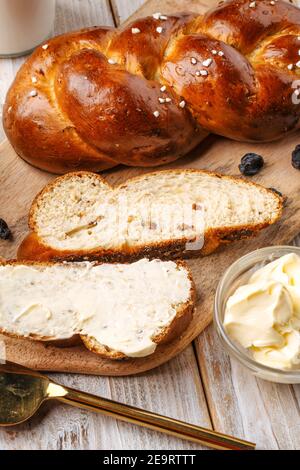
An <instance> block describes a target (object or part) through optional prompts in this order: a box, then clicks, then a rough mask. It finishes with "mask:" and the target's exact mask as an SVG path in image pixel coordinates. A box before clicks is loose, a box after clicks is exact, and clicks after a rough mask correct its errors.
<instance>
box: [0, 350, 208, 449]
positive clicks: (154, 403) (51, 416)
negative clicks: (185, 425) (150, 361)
mask: <svg viewBox="0 0 300 470" xmlns="http://www.w3.org/2000/svg"><path fill="white" fill-rule="evenodd" d="M51 377H52V378H54V379H56V380H57V381H60V382H61V383H64V384H65V385H68V386H70V387H74V388H78V389H82V390H85V391H88V392H90V393H94V394H96V395H102V396H105V397H108V398H112V399H114V400H117V401H121V402H124V403H128V404H132V405H134V406H138V407H142V408H144V409H148V410H151V411H155V412H156V413H160V414H164V415H168V416H171V417H174V418H177V419H181V420H184V421H188V422H191V423H194V424H198V425H201V426H205V427H210V418H209V414H208V411H207V407H206V402H205V398H204V395H203V389H202V384H201V381H200V377H199V374H198V368H197V363H196V360H195V355H194V351H193V348H192V346H190V347H189V348H188V349H187V350H186V351H185V352H184V353H182V354H181V355H180V356H179V357H177V358H175V359H173V360H172V361H171V362H170V363H169V364H165V365H164V366H161V367H159V368H158V369H156V370H153V371H152V372H150V373H147V374H143V375H141V376H138V377H119V378H116V377H111V378H108V377H86V376H80V375H58V374H51ZM199 448H200V446H197V445H196V444H192V443H188V442H186V441H181V440H180V439H175V438H172V437H169V436H166V435H163V434H160V433H157V432H153V431H149V430H146V429H144V428H139V427H137V426H133V425H130V424H127V423H121V422H117V421H116V420H114V419H111V418H108V417H104V416H100V415H97V414H94V413H91V412H87V411H84V410H78V409H75V408H72V407H69V406H66V405H62V404H58V405H50V404H48V405H46V406H45V407H44V408H43V409H42V410H41V411H40V412H39V413H38V415H37V416H36V417H35V418H33V419H32V420H31V421H30V422H29V423H28V424H24V425H22V426H20V427H16V428H14V429H11V430H0V449H13V450H14V449H111V450H114V449H128V450H135V449H148V450H149V449H174V450H183V449H199Z"/></svg>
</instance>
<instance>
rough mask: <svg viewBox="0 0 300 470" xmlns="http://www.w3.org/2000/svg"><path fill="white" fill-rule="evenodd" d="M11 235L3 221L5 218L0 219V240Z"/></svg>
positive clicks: (6, 238)
mask: <svg viewBox="0 0 300 470" xmlns="http://www.w3.org/2000/svg"><path fill="white" fill-rule="evenodd" d="M11 236H12V234H11V231H10V229H9V227H8V225H7V223H6V222H5V220H3V219H0V238H1V239H2V240H8V239H9V238H11Z"/></svg>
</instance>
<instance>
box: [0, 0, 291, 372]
mask: <svg viewBox="0 0 300 470" xmlns="http://www.w3.org/2000/svg"><path fill="white" fill-rule="evenodd" d="M213 3H215V2H214V1H213V2H212V1H209V0H203V1H201V2H200V1H187V0H178V1H166V2H165V3H164V12H166V13H168V12H170V11H179V10H187V9H190V10H195V11H199V12H200V11H204V10H205V9H207V7H208V6H209V7H211V6H213ZM159 6H161V2H159V1H157V0H150V1H148V2H146V4H144V5H143V6H142V8H141V9H140V10H139V11H138V12H137V13H136V14H135V15H134V16H143V15H145V14H149V13H152V12H154V11H156V10H158V9H159ZM297 143H298V134H294V135H293V136H290V137H288V138H286V139H285V140H283V141H279V142H275V143H271V144H243V143H238V142H232V141H229V140H227V139H223V138H219V137H215V136H209V137H208V138H207V140H206V141H205V142H204V143H203V144H202V145H201V146H200V147H199V148H197V149H196V150H194V151H193V152H192V153H191V154H190V155H189V156H187V157H186V158H184V159H182V160H179V161H178V162H176V163H174V164H172V165H169V167H173V168H204V169H209V170H214V171H219V172H221V173H226V174H232V175H237V174H238V162H239V160H240V158H241V156H242V155H243V154H244V153H246V152H249V151H254V152H257V153H261V154H262V155H264V157H265V160H266V163H267V164H266V167H265V169H264V170H263V171H262V173H261V174H260V175H259V176H258V177H257V178H255V181H258V182H260V183H262V184H264V185H265V186H267V187H276V188H277V189H279V190H280V191H281V192H283V193H284V194H285V195H286V196H287V197H288V200H287V204H286V208H285V212H284V216H283V219H282V220H281V222H280V223H279V224H277V225H276V226H274V227H271V228H269V229H267V230H266V231H264V232H262V233H261V235H260V236H259V237H258V238H256V239H255V240H251V241H247V242H239V243H236V244H235V245H232V246H230V247H226V248H225V249H222V250H220V251H218V252H217V253H215V254H213V255H211V256H210V257H208V258H199V259H195V260H192V261H189V265H190V267H191V269H192V272H193V276H194V279H195V282H196V286H197V294H198V299H197V305H196V311H195V315H194V319H193V321H192V323H191V324H190V326H189V328H188V329H187V331H186V332H185V334H184V335H183V336H182V337H181V338H179V339H177V340H176V341H174V342H173V343H171V344H169V345H166V346H160V347H158V348H157V351H156V352H155V354H153V355H152V356H150V357H149V358H144V359H134V360H128V361H123V362H115V361H108V360H104V359H101V358H99V357H98V356H96V355H94V354H92V353H90V352H88V351H87V350H85V348H84V347H73V348H64V349H59V348H54V347H52V346H46V345H43V344H42V343H33V342H29V341H26V340H24V341H20V340H13V339H7V338H3V339H4V341H5V345H6V350H7V357H8V359H10V360H15V361H17V362H21V363H23V364H24V365H27V366H29V367H33V368H37V369H40V370H52V371H66V372H80V373H87V374H99V375H129V374H135V373H139V372H143V371H146V370H149V369H151V368H153V367H156V366H158V365H160V364H162V363H164V362H166V361H167V360H169V359H171V358H172V357H174V356H175V355H176V354H178V353H179V352H181V351H182V350H183V349H184V348H185V347H186V346H187V345H188V344H189V343H190V342H191V341H192V340H193V339H194V338H195V337H196V336H198V335H199V334H200V333H201V331H203V329H204V328H205V327H206V326H207V325H208V324H209V323H210V321H211V318H212V304H213V295H214V292H215V288H216V286H217V283H218V279H219V278H220V276H221V274H222V272H224V270H225V269H226V267H227V266H229V265H230V264H231V263H232V262H233V261H234V260H235V259H237V258H238V257H239V256H241V255H243V254H245V253H247V252H249V251H251V250H253V249H257V248H260V247H263V246H267V245H270V244H273V245H275V244H286V243H288V242H289V241H291V240H292V238H293V237H294V236H296V235H297V234H298V233H299V232H300V218H299V214H298V210H299V209H300V199H299V192H300V174H299V173H298V172H297V171H296V170H294V169H293V168H292V166H291V164H290V155H291V151H292V149H293V148H294V147H295V145H296V144H297ZM147 171H150V169H147V170H141V169H128V168H120V169H117V170H112V171H109V172H107V173H106V175H107V178H108V180H109V182H110V183H112V184H113V183H119V182H122V181H125V180H126V179H127V178H129V177H132V176H135V175H137V174H141V173H145V172H147ZM52 178H53V175H49V174H47V173H44V172H41V171H39V170H37V169H34V168H32V167H30V166H29V165H27V164H26V163H24V162H23V161H22V160H20V159H19V158H18V157H17V156H16V155H15V153H14V152H13V150H12V148H11V147H10V145H9V144H8V143H7V142H4V143H3V144H2V145H1V146H0V182H1V186H0V207H1V217H3V218H5V219H6V220H7V221H8V223H9V224H10V226H11V227H12V229H13V232H14V240H13V242H0V255H1V256H3V257H6V258H11V257H14V256H15V253H16V248H17V246H18V244H19V242H20V241H21V239H22V238H23V236H24V234H25V233H26V232H27V213H28V209H29V207H30V203H31V201H32V199H33V197H34V196H35V194H36V193H37V192H38V191H39V190H40V189H41V188H42V187H43V186H44V185H45V184H46V183H47V182H48V181H50V180H51V179H52Z"/></svg>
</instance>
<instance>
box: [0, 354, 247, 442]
mask: <svg viewBox="0 0 300 470" xmlns="http://www.w3.org/2000/svg"><path fill="white" fill-rule="evenodd" d="M48 400H58V401H61V402H63V403H67V404H68V405H72V406H76V407H80V408H85V409H87V410H92V411H98V412H99V413H102V414H105V415H109V416H112V417H114V418H117V419H120V420H122V421H128V422H130V423H133V424H137V425H139V426H144V427H147V428H150V429H153V430H155V431H160V432H164V433H166V434H170V435H172V436H176V437H179V438H181V439H186V440H188V441H193V442H197V443H198V444H204V445H205V446H208V447H213V448H214V449H231V450H253V449H255V444H253V443H251V442H247V441H243V440H241V439H237V438H235V437H230V436H226V435H225V434H221V433H218V432H215V431H212V430H209V429H205V428H201V427H199V426H195V425H193V424H188V423H184V422H183V421H177V420H176V419H172V418H168V417H166V416H161V415H158V414H155V413H151V412H150V411H144V410H141V409H139V408H135V407H133V406H129V405H125V404H122V403H118V402H115V401H112V400H109V399H107V398H101V397H97V396H95V395H91V394H89V393H85V392H80V391H79V390H74V389H71V388H69V387H65V386H62V385H59V384H57V383H55V382H53V381H52V380H50V379H49V378H48V377H46V376H44V375H42V374H40V373H39V372H35V371H32V370H30V369H27V368H25V367H23V366H20V365H19V364H14V363H12V362H6V363H0V426H14V425H16V424H20V423H23V422H24V421H26V420H28V419H29V418H31V416H33V415H34V414H35V413H36V411H37V410H38V409H39V407H40V406H41V405H42V403H44V402H45V401H48Z"/></svg>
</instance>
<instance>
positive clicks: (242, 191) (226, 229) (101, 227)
mask: <svg viewBox="0 0 300 470" xmlns="http://www.w3.org/2000/svg"><path fill="white" fill-rule="evenodd" d="M282 205H283V199H282V198H281V197H280V196H279V195H278V194H276V193H275V192H274V191H272V190H269V189H265V188H264V187H262V186H259V185H257V184H254V183H252V182H249V181H246V180H244V179H241V178H234V177H230V176H221V175H218V174H214V173H210V172H206V171H199V170H192V169H188V170H165V171H158V172H155V173H149V174H146V175H143V176H140V177H137V178H133V179H131V180H128V181H127V182H126V183H125V184H121V185H120V186H117V187H115V188H113V187H111V186H110V185H109V184H108V183H107V182H106V181H105V180H104V179H103V178H102V177H101V176H99V175H97V174H94V173H88V172H78V173H69V174H67V175H65V176H62V177H59V178H57V179H56V180H54V182H52V183H50V184H49V185H48V186H46V188H45V189H44V190H43V191H42V192H41V193H40V194H39V195H38V196H37V197H36V199H35V200H34V202H33V204H32V208H31V211H30V216H29V227H30V229H31V231H32V233H31V234H30V235H29V236H28V237H27V238H26V239H25V240H24V241H23V243H22V244H21V246H20V249H19V252H18V258H19V259H36V260H50V259H57V260H59V259H68V258H70V259H73V260H80V259H87V260H88V259H89V260H91V259H99V258H102V259H104V260H106V261H128V260H130V261H133V260H134V259H139V258H141V257H145V256H147V257H160V258H168V259H171V258H176V257H182V256H190V255H195V254H196V255H197V254H203V255H205V254H209V253H211V252H212V251H214V250H215V249H216V248H217V247H218V246H219V245H220V244H224V243H229V242H231V241H234V240H239V239H242V238H248V237H251V236H253V235H255V234H256V233H257V232H258V231H259V230H261V229H263V228H265V227H267V226H269V225H270V224H273V223H275V222H276V221H277V220H278V219H279V218H280V216H281V213H282Z"/></svg>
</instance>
